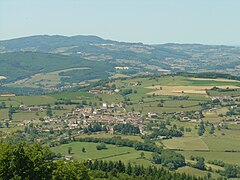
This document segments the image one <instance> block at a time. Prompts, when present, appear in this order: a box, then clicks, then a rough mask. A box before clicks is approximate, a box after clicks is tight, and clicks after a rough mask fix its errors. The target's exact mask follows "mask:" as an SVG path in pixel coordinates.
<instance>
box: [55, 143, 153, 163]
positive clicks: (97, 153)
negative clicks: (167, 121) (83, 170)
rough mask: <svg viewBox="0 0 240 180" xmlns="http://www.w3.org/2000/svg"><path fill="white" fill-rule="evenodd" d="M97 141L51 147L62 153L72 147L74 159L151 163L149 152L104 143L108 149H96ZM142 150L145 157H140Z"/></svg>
mask: <svg viewBox="0 0 240 180" xmlns="http://www.w3.org/2000/svg"><path fill="white" fill-rule="evenodd" d="M98 144H99V143H89V142H73V143H69V144H64V145H61V146H58V147H54V148H52V151H53V152H55V153H61V154H63V155H68V147H72V154H71V156H73V158H74V159H76V160H87V159H102V160H112V161H118V160H121V161H123V162H124V163H128V162H131V163H133V164H143V165H144V166H148V165H151V161H150V158H151V154H152V153H151V152H146V151H137V150H135V149H133V148H130V147H118V146H115V145H106V146H107V148H108V149H106V150H97V149H96V146H97V145H98ZM83 147H84V148H85V149H86V152H85V153H83V152H82V151H81V149H82V148H83ZM141 152H144V154H145V158H140V153H141Z"/></svg>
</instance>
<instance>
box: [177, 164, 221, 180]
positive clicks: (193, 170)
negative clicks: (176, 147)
mask: <svg viewBox="0 0 240 180" xmlns="http://www.w3.org/2000/svg"><path fill="white" fill-rule="evenodd" d="M177 172H180V173H186V174H189V175H192V176H196V177H204V176H207V174H208V173H209V172H208V171H202V170H199V169H196V168H193V167H189V166H185V167H181V168H179V169H178V170H177ZM211 176H212V177H213V178H218V177H220V175H218V174H216V173H211Z"/></svg>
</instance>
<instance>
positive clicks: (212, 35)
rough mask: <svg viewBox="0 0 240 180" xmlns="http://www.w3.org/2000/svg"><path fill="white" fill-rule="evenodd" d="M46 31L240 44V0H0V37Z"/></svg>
mask: <svg viewBox="0 0 240 180" xmlns="http://www.w3.org/2000/svg"><path fill="white" fill-rule="evenodd" d="M46 34H47V35H66V36H73V35H96V36H100V37H102V38H104V39H112V40H118V41H126V42H143V43H147V44H162V43H202V44H219V45H220V44H225V45H240V0H0V40H5V39H12V38H18V37H24V36H31V35H46Z"/></svg>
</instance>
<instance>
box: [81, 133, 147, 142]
mask: <svg viewBox="0 0 240 180" xmlns="http://www.w3.org/2000/svg"><path fill="white" fill-rule="evenodd" d="M116 136H117V135H111V134H90V135H88V134H83V135H80V136H78V137H80V138H85V137H93V138H112V137H116ZM120 136H121V138H122V139H129V140H133V141H140V142H143V139H142V138H141V137H140V136H131V135H120Z"/></svg>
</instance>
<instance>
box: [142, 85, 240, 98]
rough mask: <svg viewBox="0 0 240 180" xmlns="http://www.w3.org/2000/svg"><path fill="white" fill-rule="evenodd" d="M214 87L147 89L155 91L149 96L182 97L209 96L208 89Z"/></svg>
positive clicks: (159, 87)
mask: <svg viewBox="0 0 240 180" xmlns="http://www.w3.org/2000/svg"><path fill="white" fill-rule="evenodd" d="M213 87H214V86H154V87H152V86H150V87H146V88H149V89H154V90H155V91H153V92H151V93H148V94H153V93H154V94H156V95H174V96H182V95H185V94H207V93H206V89H211V88H213ZM218 87H219V88H222V89H226V88H240V87H238V86H218Z"/></svg>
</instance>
